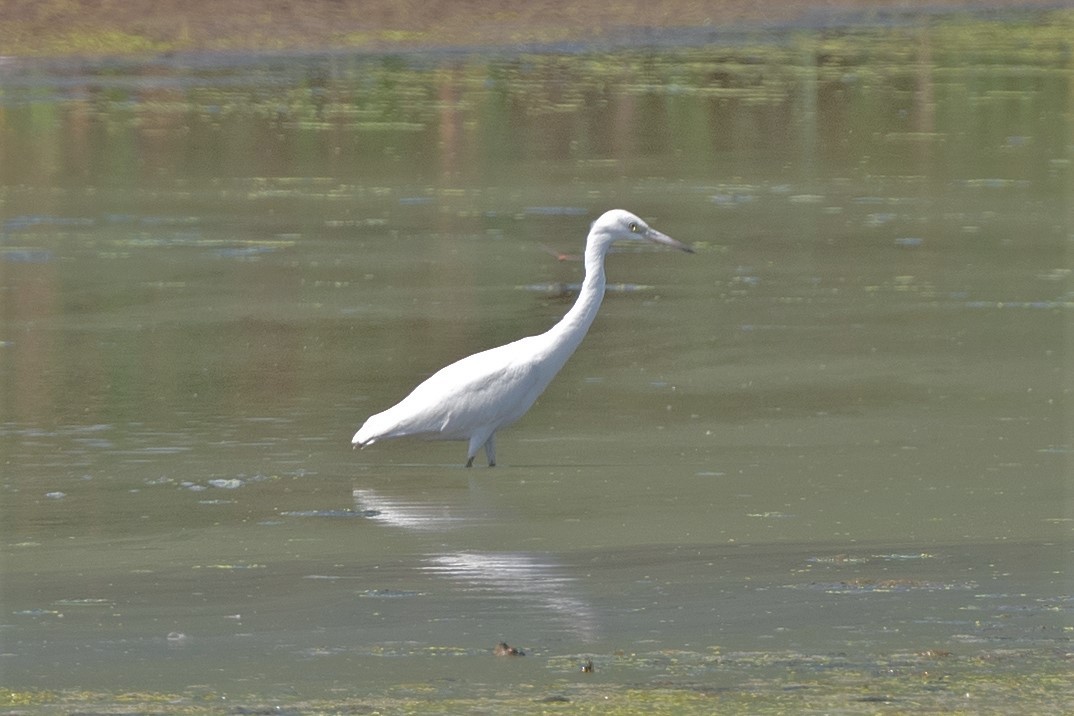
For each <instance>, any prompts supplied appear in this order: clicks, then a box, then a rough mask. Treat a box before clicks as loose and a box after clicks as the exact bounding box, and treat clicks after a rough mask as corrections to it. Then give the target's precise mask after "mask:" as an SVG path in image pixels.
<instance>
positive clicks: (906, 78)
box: [0, 12, 1074, 183]
mask: <svg viewBox="0 0 1074 716" xmlns="http://www.w3.org/2000/svg"><path fill="white" fill-rule="evenodd" d="M1072 35H1074V12H1053V13H1049V14H1044V15H1036V16H1032V17H1031V18H1029V19H1025V20H1023V21H1021V22H1013V21H1008V22H1004V23H988V22H955V21H943V22H937V23H935V24H932V25H927V26H921V27H911V28H883V29H862V30H854V31H845V32H826V33H805V32H800V33H796V34H792V35H789V36H787V37H786V38H783V41H775V42H772V41H771V40H772V38H767V37H765V38H759V40H760V41H758V42H754V43H744V44H740V45H736V46H734V47H697V48H680V49H670V50H667V51H664V52H660V53H654V52H650V51H645V52H641V51H622V52H614V53H608V54H580V55H567V56H564V55H556V54H540V55H529V56H523V57H517V58H510V59H505V60H501V59H491V60H487V59H476V58H467V59H455V58H444V59H442V60H435V61H432V62H429V61H425V62H422V63H420V64H413V63H411V62H407V61H405V60H403V59H402V58H394V59H388V60H383V61H380V60H375V59H374V60H371V59H368V58H363V57H357V58H354V57H337V58H331V59H325V60H323V61H300V62H294V63H289V64H287V63H285V64H283V65H280V64H277V63H275V62H273V61H271V60H266V61H265V63H264V65H262V66H258V65H256V64H255V65H254V66H253V67H252V68H251V67H247V66H245V65H243V66H241V67H237V68H235V69H234V70H228V69H226V68H221V70H213V71H210V72H205V73H204V74H202V75H201V76H200V77H197V76H194V77H188V76H186V73H187V70H186V69H184V68H183V67H182V65H177V66H175V67H174V68H173V67H169V66H168V65H163V66H162V65H153V66H152V67H151V68H147V69H146V70H144V72H145V73H146V75H145V77H144V78H142V79H141V80H139V81H135V82H119V83H115V84H113V83H111V82H109V81H108V76H109V74H110V73H114V72H116V69H115V67H114V66H113V67H111V68H109V69H101V70H99V72H100V73H101V74H100V76H99V77H98V79H99V81H100V82H101V83H102V85H103V86H102V87H96V86H95V84H96V81H95V80H94V79H92V78H91V79H89V80H87V82H88V85H87V86H86V87H85V88H84V90H83V92H84V95H83V96H84V98H85V99H82V98H79V99H73V100H69V101H66V102H65V103H64V104H63V113H62V116H61V117H60V118H59V119H58V120H53V119H49V118H43V119H42V118H40V117H39V115H40V108H41V107H42V106H43V105H42V103H40V102H35V101H33V100H32V99H31V98H30V97H29V96H26V97H23V96H22V95H21V94H20V91H18V90H14V89H8V90H6V91H5V94H6V95H7V97H8V99H9V102H10V103H11V104H12V105H13V106H12V107H11V108H10V109H9V110H8V111H7V112H6V113H5V114H4V116H3V117H2V118H0V121H2V122H3V124H2V125H0V130H2V131H4V132H5V133H6V134H8V135H9V138H10V139H12V140H13V141H10V142H6V144H8V145H9V146H15V147H23V146H24V147H25V149H24V150H22V151H19V152H14V153H13V156H11V157H5V162H4V167H3V168H0V181H3V182H4V183H10V182H13V181H16V177H20V178H22V179H25V178H26V176H27V171H26V170H27V169H30V171H29V172H28V174H29V176H33V175H34V174H36V173H39V172H40V171H42V170H48V171H50V172H57V171H58V172H66V171H70V170H72V169H75V170H77V169H80V168H79V167H77V166H76V167H60V166H57V162H59V161H61V158H60V154H61V153H57V152H55V151H53V150H52V149H51V148H52V147H55V146H57V145H58V144H60V143H67V142H70V141H71V138H72V132H71V129H72V124H71V123H72V122H77V123H79V124H81V125H83V126H85V124H86V123H87V122H88V123H89V126H96V127H100V128H101V129H104V130H105V131H104V132H89V133H81V134H78V135H76V136H77V137H78V138H77V139H76V140H75V141H78V142H80V143H82V145H83V146H81V147H79V151H78V152H77V153H76V154H77V157H79V158H82V159H84V160H85V161H87V162H89V164H88V165H87V166H85V167H82V168H81V169H82V170H83V171H84V172H86V173H88V174H91V175H100V174H101V172H99V171H98V170H97V168H98V167H103V168H106V172H105V174H106V175H107V176H109V177H111V178H112V180H114V181H122V178H123V177H127V179H126V181H135V182H141V181H142V179H143V178H144V177H143V176H139V172H138V171H137V166H138V162H142V163H143V164H142V165H143V167H144V166H146V165H148V166H159V167H162V168H164V167H168V166H176V165H177V162H178V163H180V164H181V165H182V166H184V168H186V169H193V170H195V171H202V172H205V173H206V174H209V175H218V174H220V173H221V172H224V173H231V172H232V170H229V169H228V168H227V167H228V166H229V165H231V166H235V167H236V168H238V167H239V166H240V165H244V164H249V165H250V166H242V167H241V169H239V171H241V172H242V173H243V174H245V175H249V174H253V175H267V176H272V175H276V174H280V173H286V174H294V173H297V174H299V175H302V174H309V175H317V174H324V173H328V174H336V173H343V174H350V173H355V172H357V173H360V174H361V175H362V176H363V177H366V178H369V177H371V176H377V175H384V174H385V173H387V174H389V175H391V174H395V173H397V172H398V171H399V170H400V169H403V168H405V169H406V170H407V171H409V172H413V171H414V170H415V169H419V170H422V169H424V170H427V171H428V170H431V171H432V172H434V173H435V172H443V171H459V172H474V171H482V172H493V173H494V175H493V177H491V178H494V179H498V178H500V177H502V176H508V175H510V174H511V173H512V172H514V171H516V170H517V163H518V162H520V161H528V160H532V159H534V158H536V156H538V155H543V157H544V158H546V159H550V160H570V161H573V162H581V163H586V162H588V163H589V166H591V167H597V166H599V165H598V164H594V162H601V161H609V160H612V161H615V162H620V163H622V162H639V161H640V162H642V165H643V164H644V161H645V158H646V157H661V156H667V155H669V154H677V155H679V159H680V162H679V164H678V167H679V169H680V170H681V171H682V172H683V173H684V174H685V175H690V174H693V175H701V176H704V175H708V174H710V173H711V171H712V168H713V160H714V158H719V160H720V162H721V163H722V164H723V165H724V166H731V167H732V168H734V167H735V161H736V159H737V158H739V157H742V156H748V157H749V158H750V161H751V162H756V161H757V160H758V158H760V159H761V160H762V161H764V160H766V159H767V160H770V161H772V162H774V163H776V165H782V164H785V163H786V162H787V161H788V160H795V161H806V160H808V161H813V160H814V159H818V158H819V159H821V160H829V161H841V162H846V163H850V164H853V163H856V162H859V161H861V159H862V158H863V157H883V160H884V161H885V162H887V161H892V162H903V163H906V162H907V160H915V158H917V157H919V156H920V153H917V152H914V151H908V147H911V145H915V144H917V145H920V144H922V143H924V144H928V145H930V147H931V153H932V154H933V156H934V159H936V160H937V161H938V163H939V164H941V165H942V164H944V155H946V154H949V153H951V152H952V151H957V152H961V151H962V150H963V149H964V147H963V143H964V142H965V141H966V140H967V137H968V136H969V135H968V134H967V131H966V129H967V127H969V126H973V125H974V124H976V125H978V126H979V127H980V128H982V129H984V130H985V131H990V132H993V133H994V135H995V136H992V137H989V138H988V139H987V141H988V142H1003V141H1006V138H1007V136H1009V133H1010V132H1011V128H1010V122H1009V121H1008V120H1011V119H1013V118H1014V115H1020V116H1021V117H1022V118H1023V119H1024V120H1025V121H1026V122H1029V123H1030V124H1031V126H1030V127H1029V130H1030V132H1031V134H1032V135H1033V146H1032V147H1030V150H1031V151H1038V152H1039V151H1048V152H1053V153H1054V156H1057V157H1058V156H1060V155H1061V154H1062V149H1061V147H1062V144H1063V142H1064V141H1065V140H1064V137H1066V136H1069V130H1065V129H1064V128H1063V126H1062V125H1063V121H1064V120H1063V118H1064V117H1065V116H1067V115H1066V114H1065V113H1064V109H1063V108H1064V107H1067V106H1069V99H1068V95H1069V93H1070V91H1071V90H1070V82H1069V79H1068V74H1067V73H1069V71H1070V68H1069V52H1068V51H1067V50H1066V49H1065V48H1067V46H1068V45H1067V43H1068V42H1069V37H1070V36H1072ZM777 39H778V38H777ZM296 68H297V69H298V70H299V71H300V72H303V73H304V76H302V75H300V76H295V75H294V74H293V72H294V70H295V69H296ZM134 72H135V73H138V72H142V71H140V70H134ZM281 74H282V76H281ZM240 76H241V77H242V78H243V79H242V81H241V82H234V81H231V80H230V79H229V78H230V77H236V78H237V77H240ZM45 104H49V103H45ZM49 106H51V105H49ZM989 117H992V118H989ZM1018 131H1019V132H1020V133H1022V134H1026V128H1024V127H1023V128H1021V129H1019V130H1018ZM27 132H29V136H27ZM1004 132H1008V135H1004V134H1003V133H1004ZM972 141H975V142H980V141H981V138H980V137H974V138H973V139H972ZM180 143H181V144H182V145H183V146H184V147H185V150H184V151H185V153H186V154H185V156H182V157H180V156H175V155H174V154H173V153H174V151H175V147H176V145H177V144H180ZM267 150H271V151H267ZM134 152H136V154H137V158H136V157H135V155H134V154H133V153H134ZM65 154H67V155H68V160H70V154H71V153H70V152H66V153H65ZM157 154H161V156H159V157H155V156H154V155H157ZM758 154H759V155H760V156H759V157H758ZM433 157H440V158H441V159H442V161H443V162H444V163H442V164H441V165H440V166H437V165H436V164H435V163H434V162H430V161H429V160H430V158H433ZM40 159H44V161H40ZM20 160H21V161H20ZM22 161H24V162H25V164H23V163H22ZM281 162H282V163H287V164H289V165H288V166H286V168H284V166H283V165H282V164H281ZM501 170H504V172H505V173H503V174H500V171H501ZM616 171H618V172H620V173H622V172H624V171H626V172H627V173H629V172H630V171H632V170H631V169H630V167H629V166H623V165H622V164H619V165H618V166H617V168H616ZM905 171H906V172H908V173H915V172H918V171H919V170H917V169H914V168H913V167H912V166H906V168H905ZM982 171H983V172H984V173H985V174H989V173H993V172H990V170H988V169H982Z"/></svg>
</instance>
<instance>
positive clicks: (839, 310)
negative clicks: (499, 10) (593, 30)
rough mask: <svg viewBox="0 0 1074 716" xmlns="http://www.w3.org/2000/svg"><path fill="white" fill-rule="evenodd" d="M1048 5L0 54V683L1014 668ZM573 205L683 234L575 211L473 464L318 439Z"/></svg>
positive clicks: (1053, 109) (1051, 149) (220, 685)
mask: <svg viewBox="0 0 1074 716" xmlns="http://www.w3.org/2000/svg"><path fill="white" fill-rule="evenodd" d="M1070 31H1071V19H1070V16H1069V14H1063V13H1055V14H1050V15H1034V16H1031V17H1020V16H1011V17H1008V18H1006V19H1005V20H1004V21H1003V22H994V21H972V20H964V21H959V22H955V21H947V20H932V21H929V22H927V23H921V24H920V25H915V24H911V25H910V26H908V27H903V26H895V27H883V28H854V29H848V30H845V31H833V30H826V31H813V30H810V31H805V30H802V31H793V32H786V33H781V34H766V35H758V34H728V35H727V36H725V37H723V36H718V35H714V36H713V38H711V39H712V43H711V44H709V43H708V42H706V43H705V44H700V45H696V46H693V45H692V46H687V47H683V46H674V45H672V46H661V48H660V49H645V48H629V49H618V50H608V49H604V50H601V51H596V50H592V51H588V50H586V49H585V48H581V49H579V48H575V51H572V52H567V53H562V52H555V51H548V52H541V53H527V54H517V53H505V52H496V53H481V52H473V53H446V54H445V53H441V54H437V53H425V54H421V53H418V54H414V55H403V56H390V57H379V56H353V55H308V56H286V57H274V56H221V57H214V58H208V59H206V58H193V57H185V56H176V57H168V58H160V59H147V60H145V61H138V62H130V61H123V62H119V61H112V62H109V61H101V62H75V61H65V62H44V61H42V62H36V63H21V62H14V61H8V62H6V63H5V64H4V65H3V68H2V70H0V218H2V221H3V224H2V228H0V307H2V309H0V310H2V316H0V320H2V322H0V366H2V381H3V382H2V397H0V446H2V447H0V449H2V453H3V478H2V481H0V500H2V510H3V515H2V516H3V520H2V525H0V539H2V541H0V545H2V556H3V599H2V602H0V609H2V611H0V639H2V652H3V653H2V655H0V674H2V683H0V686H2V687H4V688H6V689H9V690H10V692H9V693H10V694H11V700H12V701H13V702H14V701H15V700H16V696H18V697H19V698H24V699H25V700H28V701H34V700H35V699H36V700H37V701H38V702H40V703H43V704H44V705H45V707H47V706H48V705H49V704H58V703H62V702H63V700H64V699H65V698H67V699H71V698H74V697H71V696H70V694H72V693H78V692H87V691H88V692H93V693H96V694H103V696H99V697H97V698H100V699H103V702H104V703H106V704H107V703H111V702H110V701H109V699H110V698H113V697H110V696H108V695H109V694H123V693H126V692H140V693H141V692H145V693H151V694H166V695H170V696H169V697H168V698H169V700H170V701H171V703H172V704H177V705H180V706H183V707H191V708H193V707H198V706H205V707H206V708H214V707H219V706H220V705H221V704H231V705H234V704H237V703H241V704H260V703H269V704H277V705H279V704H284V705H287V704H291V705H296V704H297V706H295V708H297V709H299V710H302V709H303V708H306V707H309V704H310V703H313V702H315V701H316V700H318V699H328V700H330V701H331V702H332V703H337V705H338V703H340V702H343V703H352V704H353V703H358V704H359V705H361V704H365V705H368V706H370V708H372V705H376V706H377V707H378V708H386V709H390V708H413V707H419V708H425V709H436V708H440V707H441V706H442V707H443V708H445V709H447V710H451V708H458V707H459V706H458V705H459V704H460V703H468V704H471V705H472V704H474V703H480V704H485V705H486V706H488V707H490V708H492V707H493V705H499V706H502V705H503V704H505V703H507V704H511V705H512V706H513V707H515V708H519V707H526V708H530V709H533V708H538V704H540V703H542V702H541V699H545V698H553V699H558V698H563V699H569V700H571V701H575V702H582V703H586V702H589V701H593V702H599V701H600V700H602V699H611V701H612V703H622V704H625V705H627V706H629V705H631V704H634V705H636V704H639V703H650V702H652V703H656V702H659V703H661V704H664V702H663V701H660V700H661V699H669V698H670V699H672V703H671V707H673V708H675V709H678V710H679V711H682V710H684V709H685V710H688V709H690V708H696V709H697V710H699V711H704V710H710V709H711V708H714V707H715V708H721V707H722V708H725V709H732V710H733V709H734V708H736V707H742V708H744V709H750V708H751V707H752V708H753V709H757V708H760V707H761V706H762V705H765V704H767V705H768V706H771V707H772V708H791V709H796V710H806V709H809V708H814V709H818V710H825V709H827V710H831V709H833V708H834V709H851V710H853V709H857V708H859V707H860V708H866V709H868V708H870V704H872V705H873V706H875V704H876V703H879V702H883V701H885V700H886V701H891V702H894V703H896V704H901V706H902V708H904V709H908V710H914V709H927V708H940V709H948V710H950V709H953V708H971V709H974V708H984V707H982V706H981V703H982V700H987V703H988V704H989V705H990V706H989V707H995V708H997V709H1002V708H1004V706H1005V705H1008V706H1009V705H1011V704H1021V705H1024V704H1026V703H1034V704H1036V706H1037V708H1039V709H1040V710H1044V711H1047V710H1049V709H1052V710H1056V711H1058V710H1059V709H1060V708H1061V706H1060V705H1061V704H1063V703H1064V702H1066V701H1065V700H1069V698H1071V691H1070V684H1069V683H1067V682H1066V680H1065V679H1063V678H1061V677H1060V676H1059V675H1061V674H1063V673H1066V669H1067V668H1068V667H1069V654H1070V651H1071V646H1070V638H1071V628H1072V627H1071V608H1072V599H1074V597H1072V594H1074V589H1072V583H1071V574H1070V566H1071V561H1070V546H1071V539H1070V538H1071V525H1072V520H1074V509H1072V503H1071V499H1072V498H1071V491H1070V476H1071V474H1072V470H1071V463H1072V458H1071V455H1072V450H1074V444H1072V442H1071V409H1072V408H1071V406H1072V396H1071V368H1070V366H1071V365H1074V358H1072V353H1071V351H1072V342H1071V340H1072V339H1071V336H1072V335H1074V334H1072V332H1071V316H1072V313H1071V310H1072V307H1074V288H1072V278H1071V266H1072V265H1074V262H1072V260H1071V246H1072V237H1074V212H1072V202H1071V197H1072V196H1074V170H1072V168H1071V160H1072V156H1071V147H1072V144H1071V137H1072V136H1074V120H1072V117H1071V107H1072V106H1074V105H1072V101H1071V95H1072V90H1074V67H1072V65H1071V59H1070V58H1071V52H1070V42H1069V37H1070ZM613 207H622V208H627V209H630V210H632V211H634V212H636V213H638V214H640V215H642V216H644V217H646V218H647V219H649V220H650V221H651V222H652V223H653V225H654V226H655V227H657V228H659V229H660V230H662V231H664V232H666V233H668V234H670V235H671V236H674V237H676V238H677V239H679V240H682V241H684V242H687V243H690V244H691V245H693V246H694V247H695V248H696V250H697V254H696V255H694V256H686V255H682V254H679V253H676V252H662V251H658V250H653V251H649V250H645V251H629V250H623V251H620V252H617V253H615V254H613V255H612V256H610V257H609V268H608V270H609V275H610V281H611V282H612V283H613V284H614V285H613V286H611V288H610V290H609V294H608V296H607V299H606V301H605V304H604V306H603V307H602V309H601V314H600V316H599V317H598V319H597V322H596V323H595V325H594V327H593V329H592V331H591V334H590V336H589V337H588V338H587V339H586V342H585V343H584V344H583V346H582V348H581V349H580V350H579V352H578V353H577V354H576V355H575V357H574V358H573V359H572V360H571V362H570V363H569V364H568V365H567V367H566V368H565V369H564V371H563V372H562V374H561V375H560V376H559V377H558V378H557V380H556V381H555V382H554V383H553V384H552V386H551V387H550V388H549V390H548V391H547V392H546V394H545V396H544V397H543V398H542V399H541V400H540V401H539V403H538V404H537V406H535V407H534V409H533V410H532V411H531V412H530V413H529V414H528V415H527V416H526V417H525V418H523V419H522V420H521V421H520V422H519V423H518V424H517V425H516V426H514V427H512V428H511V429H509V430H506V431H504V432H502V433H501V434H500V436H499V440H498V443H499V453H500V455H499V458H500V462H501V465H500V466H498V467H497V468H495V469H492V470H489V469H485V468H474V469H471V470H466V469H464V468H462V467H461V465H462V463H463V461H464V459H465V447H464V445H463V444H461V443H435V442H433V443H426V442H415V441H399V442H394V443H382V444H377V445H375V446H373V447H370V448H368V449H366V450H363V451H360V452H353V451H351V449H350V445H349V439H350V436H351V435H352V433H353V431H354V430H355V428H356V427H357V425H359V424H360V423H361V422H362V420H364V418H365V417H366V416H367V415H368V414H370V413H372V412H376V411H379V410H381V409H383V408H384V407H386V406H388V405H390V404H392V403H393V402H395V401H396V400H398V399H399V398H401V397H402V396H403V395H404V394H405V393H406V392H407V391H408V390H409V389H410V388H411V387H412V386H413V385H414V384H416V382H418V381H419V380H420V379H421V378H423V377H424V376H427V375H428V374H430V373H431V372H432V371H434V370H436V369H437V368H439V367H440V366H442V365H443V364H445V363H447V362H449V361H452V360H454V359H456V358H458V357H461V356H462V355H465V354H467V353H470V352H474V351H476V350H480V349H483V348H487V347H491V346H493V345H497V344H499V343H503V342H506V341H509V340H512V339H514V338H517V337H520V336H522V335H526V334H529V333H534V332H538V331H541V330H544V329H545V328H547V327H548V326H549V325H551V324H552V323H553V322H555V321H556V320H558V318H559V316H561V315H562V314H563V313H564V312H565V311H566V309H567V308H568V306H569V305H570V302H571V300H572V299H573V291H574V290H575V287H576V285H577V283H578V281H579V280H580V278H581V266H580V264H579V263H578V262H577V261H572V260H570V259H571V255H572V254H577V253H578V252H580V250H581V246H582V241H583V239H584V235H585V231H586V228H587V226H588V223H589V222H590V221H592V219H594V218H595V217H596V216H598V215H599V214H600V213H601V212H602V211H603V210H605V209H608V208H613ZM500 641H506V642H508V643H510V644H511V645H513V646H516V647H518V648H520V649H522V650H523V651H525V652H526V653H527V656H526V657H524V658H518V659H509V658H508V659H499V658H495V657H493V656H492V648H493V647H494V646H495V645H496V644H497V643H498V642H500ZM587 662H592V664H593V671H592V672H583V671H582V670H581V665H583V664H586V663H587ZM27 694H38V696H36V697H31V696H26V695H27ZM45 694H50V695H48V696H46V695H45ZM61 694H68V696H61ZM669 694H670V696H669ZM79 698H88V697H79ZM146 698H149V697H146ZM967 699H969V701H967ZM616 700H620V701H616ZM652 700H655V701H652ZM1027 700H1028V701H1027ZM79 703H83V702H79ZM317 703H320V702H317ZM744 704H745V705H744ZM967 704H973V705H971V706H968V707H967ZM83 705H84V704H83ZM415 705H416V706H415ZM438 705H440V706H438ZM665 705H666V704H665ZM156 708H157V709H158V710H159V708H162V707H160V706H157V707H156ZM310 708H312V707H310ZM354 708H358V706H354Z"/></svg>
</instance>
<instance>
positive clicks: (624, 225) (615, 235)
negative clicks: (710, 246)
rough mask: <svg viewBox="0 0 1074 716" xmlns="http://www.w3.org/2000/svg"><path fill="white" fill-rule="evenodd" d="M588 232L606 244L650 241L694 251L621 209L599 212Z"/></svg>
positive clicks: (688, 251) (689, 251)
mask: <svg viewBox="0 0 1074 716" xmlns="http://www.w3.org/2000/svg"><path fill="white" fill-rule="evenodd" d="M590 234H591V235H592V236H594V237H599V238H600V239H601V240H602V241H603V242H604V243H605V244H607V245H611V244H612V243H613V242H615V241H651V242H652V243H654V244H663V245H664V246H671V247H672V248H676V249H679V250H680V251H685V252H687V253H690V254H692V253H693V252H694V250H693V249H691V248H690V247H689V246H687V245H686V244H684V243H681V242H679V241H676V240H675V239H673V238H671V237H670V236H668V235H667V234H662V233H660V232H659V231H657V230H656V229H654V228H652V227H651V226H649V225H648V224H646V223H645V222H644V221H642V220H641V219H639V218H638V217H637V216H634V214H631V213H630V212H629V211H623V210H622V209H612V210H611V211H606V212H604V213H603V214H601V216H600V218H599V219H597V220H596V221H594V222H593V227H592V228H591V229H590Z"/></svg>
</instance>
